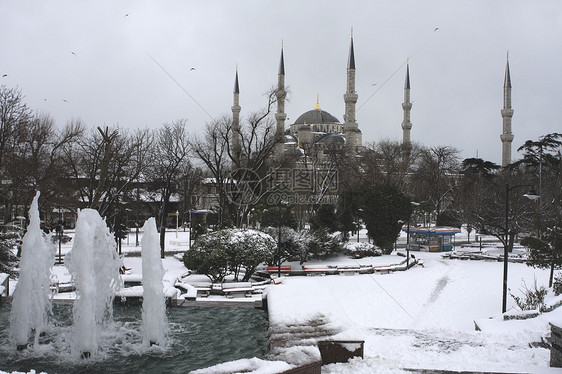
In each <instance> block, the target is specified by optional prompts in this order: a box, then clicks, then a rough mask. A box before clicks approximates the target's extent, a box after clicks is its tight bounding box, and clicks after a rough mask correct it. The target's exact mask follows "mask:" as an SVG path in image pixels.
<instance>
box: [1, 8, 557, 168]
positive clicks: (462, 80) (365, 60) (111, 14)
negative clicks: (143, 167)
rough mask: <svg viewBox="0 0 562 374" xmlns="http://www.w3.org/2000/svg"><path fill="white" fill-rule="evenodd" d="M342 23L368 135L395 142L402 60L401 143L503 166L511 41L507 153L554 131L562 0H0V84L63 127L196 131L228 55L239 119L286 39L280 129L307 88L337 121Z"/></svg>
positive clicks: (220, 108)
mask: <svg viewBox="0 0 562 374" xmlns="http://www.w3.org/2000/svg"><path fill="white" fill-rule="evenodd" d="M352 27H353V38H354V46H355V61H356V68H357V72H356V78H357V93H358V95H359V100H358V104H357V108H358V112H357V121H358V123H359V127H360V128H361V130H362V131H363V142H364V143H368V142H377V141H380V140H382V139H391V140H400V139H401V137H402V129H401V127H400V125H401V122H402V113H403V112H402V107H401V103H402V101H403V87H404V75H405V65H404V63H405V61H406V59H407V58H408V57H409V61H410V77H411V87H412V89H411V99H412V101H413V108H412V112H411V119H412V123H413V128H412V131H411V137H412V140H413V141H415V142H418V143H421V144H423V145H426V146H435V145H451V146H454V147H456V148H458V149H459V150H461V157H462V158H466V157H475V156H476V154H477V152H478V155H479V157H481V158H484V159H486V160H490V161H493V162H496V163H498V164H501V143H500V140H499V135H500V133H501V131H502V118H501V115H500V110H501V107H502V94H503V91H502V86H503V79H504V69H505V64H506V53H507V51H508V50H509V60H510V66H511V78H512V85H513V91H512V95H513V98H512V104H513V108H514V110H515V114H514V117H513V133H514V135H515V139H514V141H513V155H512V157H513V159H517V158H519V157H520V155H519V154H518V153H517V152H516V149H517V148H518V147H519V146H520V145H522V144H523V142H524V141H525V140H528V139H533V140H535V139H537V138H538V137H539V136H541V135H545V134H548V133H552V132H562V125H561V119H560V118H561V115H560V107H561V103H562V74H561V69H562V48H561V47H562V43H561V38H562V1H560V0H532V1H531V0H526V1H523V0H470V1H468V0H467V1H456V0H424V1H420V0H411V1H404V0H355V1H328V0H324V1H307V0H299V1H296V0H294V1H289V0H276V1H270V0H239V1H233V0H213V1H189V0H181V1H104V0H101V1H99V0H97V1H77V0H57V1H55V0H40V1H39V0H37V1H28V0H17V1H16V0H0V76H1V75H4V74H7V76H6V77H3V78H0V84H3V85H6V86H8V87H18V88H20V89H21V90H22V92H23V93H24V95H25V96H26V102H27V103H28V105H29V106H30V107H31V108H32V109H34V110H35V111H38V112H43V113H47V114H50V115H51V116H52V117H53V118H54V119H55V121H56V123H57V125H58V126H61V127H62V126H63V125H64V124H65V123H66V122H67V121H69V120H71V119H78V118H79V119H81V120H82V121H83V122H84V123H85V124H86V125H88V126H89V127H94V126H100V125H115V124H119V126H121V127H125V128H131V129H132V128H136V127H142V128H144V127H158V126H160V125H161V124H162V123H165V122H171V121H174V120H177V119H180V118H185V119H187V120H188V123H189V127H190V131H191V132H192V133H198V132H201V130H202V128H203V126H204V125H205V123H206V122H208V121H209V120H211V117H220V116H221V115H224V114H229V113H230V107H231V105H232V90H233V84H234V75H235V69H236V64H238V69H239V77H240V91H241V94H240V104H241V106H242V113H241V115H242V117H244V115H246V116H247V115H249V114H250V113H251V112H253V111H256V110H259V109H260V108H262V107H263V106H264V105H265V97H264V96H263V94H264V93H265V92H266V91H267V90H268V89H269V88H270V87H271V86H272V85H274V84H276V81H277V69H278V64H279V55H280V48H281V42H282V41H283V43H284V53H285V72H286V84H287V85H288V86H289V87H290V90H291V93H290V96H289V99H290V102H289V103H287V105H286V112H287V116H288V118H289V120H288V121H287V126H288V125H289V124H290V123H292V121H294V120H296V119H297V117H298V116H299V115H300V114H302V113H303V112H305V111H307V110H310V109H313V108H314V106H315V105H316V97H317V94H319V96H320V106H321V107H322V109H323V110H326V111H328V112H329V113H331V114H332V115H334V116H336V117H337V118H338V119H340V120H343V113H344V101H343V94H344V92H345V87H346V86H345V80H346V64H347V58H348V51H349V41H350V30H351V28H352ZM436 28H438V30H435V29H436ZM159 65H160V66H162V67H163V68H164V69H165V70H166V71H167V73H166V72H164V71H163V69H162V68H161V67H160V66H159ZM191 68H195V70H192V69H191ZM394 73H395V74H394ZM168 74H169V75H168ZM393 74H394V75H393ZM170 76H172V77H173V78H174V79H175V81H177V82H178V83H179V84H180V85H181V86H182V87H183V88H184V89H185V91H187V93H186V92H184V91H183V90H182V88H180V87H179V86H178V84H177V83H176V82H175V81H174V79H172V78H171V77H170ZM373 84H374V85H373ZM64 100H66V101H64Z"/></svg>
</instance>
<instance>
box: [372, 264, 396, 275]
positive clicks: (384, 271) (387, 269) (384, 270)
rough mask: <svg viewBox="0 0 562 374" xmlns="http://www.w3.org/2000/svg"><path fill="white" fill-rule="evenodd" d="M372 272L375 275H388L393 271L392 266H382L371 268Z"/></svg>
mask: <svg viewBox="0 0 562 374" xmlns="http://www.w3.org/2000/svg"><path fill="white" fill-rule="evenodd" d="M373 270H374V271H375V273H379V274H388V273H390V272H391V271H394V270H395V267H394V266H389V265H384V266H373Z"/></svg>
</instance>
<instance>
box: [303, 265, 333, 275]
mask: <svg viewBox="0 0 562 374" xmlns="http://www.w3.org/2000/svg"><path fill="white" fill-rule="evenodd" d="M304 272H305V273H306V274H310V275H314V274H337V273H338V268H337V266H325V265H309V266H305V267H304Z"/></svg>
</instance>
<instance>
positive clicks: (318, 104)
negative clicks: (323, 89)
mask: <svg viewBox="0 0 562 374" xmlns="http://www.w3.org/2000/svg"><path fill="white" fill-rule="evenodd" d="M314 109H317V110H320V109H322V108H320V94H316V107H315V108H314Z"/></svg>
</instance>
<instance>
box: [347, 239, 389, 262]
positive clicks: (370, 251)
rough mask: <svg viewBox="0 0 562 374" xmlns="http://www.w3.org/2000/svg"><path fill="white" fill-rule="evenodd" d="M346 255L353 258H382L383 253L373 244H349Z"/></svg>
mask: <svg viewBox="0 0 562 374" xmlns="http://www.w3.org/2000/svg"><path fill="white" fill-rule="evenodd" d="M345 254H346V255H348V256H350V257H353V258H363V257H370V256H381V255H382V251H381V250H380V249H378V248H376V247H375V246H374V245H373V244H371V243H365V242H360V243H357V242H348V243H347V244H346V247H345Z"/></svg>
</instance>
